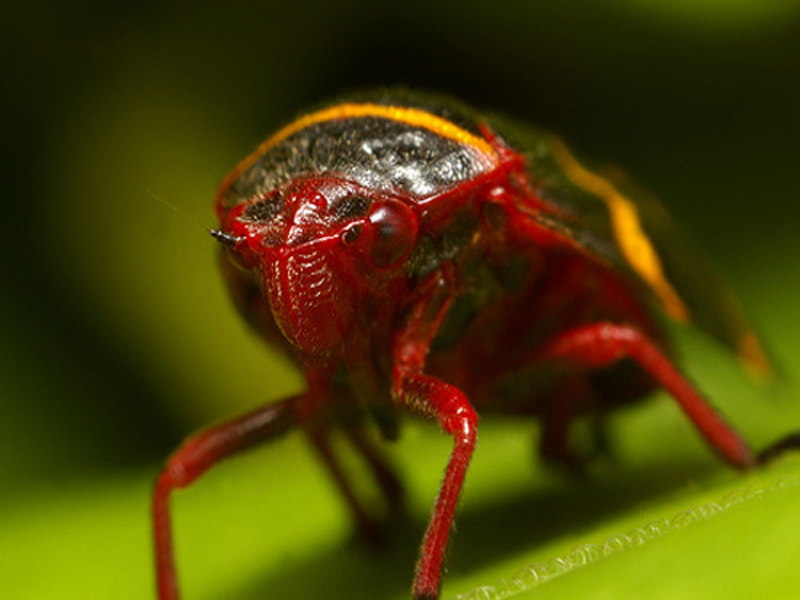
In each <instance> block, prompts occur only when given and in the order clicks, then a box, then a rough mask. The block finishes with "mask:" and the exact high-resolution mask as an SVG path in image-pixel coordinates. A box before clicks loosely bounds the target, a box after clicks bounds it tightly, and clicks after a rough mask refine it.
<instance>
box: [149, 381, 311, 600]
mask: <svg viewBox="0 0 800 600" xmlns="http://www.w3.org/2000/svg"><path fill="white" fill-rule="evenodd" d="M304 396H305V395H300V396H295V397H292V398H288V399H287V400H284V401H282V402H278V403H275V404H271V405H269V406H266V407H263V408H260V409H258V410H255V411H253V412H251V413H248V414H246V415H243V416H241V417H238V418H236V419H233V420H231V421H227V422H225V423H221V424H219V425H216V426H214V427H210V428H209V429H206V430H205V431H201V432H200V433H198V434H196V435H194V436H192V437H190V438H189V439H188V440H186V441H185V442H184V443H183V445H182V446H181V447H180V448H178V450H177V451H176V452H175V453H174V454H173V455H172V456H171V457H170V458H169V460H168V461H167V464H166V466H165V467H164V469H163V470H162V471H161V474H160V475H159V476H158V479H157V480H156V485H155V490H154V492H153V535H154V541H155V555H156V576H157V584H158V597H159V598H160V599H161V600H176V599H177V598H178V597H179V596H180V593H179V590H178V582H177V577H176V573H175V556H174V553H173V548H172V528H171V524H170V521H171V519H170V509H169V500H170V495H171V494H172V491H173V490H175V489H178V488H184V487H187V486H189V485H190V484H191V483H192V482H193V481H194V480H195V479H197V478H198V477H200V475H202V474H203V473H204V472H205V471H206V470H207V469H208V468H209V467H211V466H213V465H215V464H216V463H218V462H220V461H221V460H223V459H224V458H227V457H228V456H230V455H232V454H235V453H237V452H241V451H242V450H246V449H247V448H250V447H252V446H255V445H258V444H260V443H262V442H265V441H267V440H269V439H272V438H274V437H276V436H278V435H280V434H282V433H285V432H286V431H287V430H289V429H290V428H292V427H294V426H296V425H297V424H298V423H299V420H300V418H299V412H298V404H299V403H300V401H301V400H302V399H303V398H304Z"/></svg>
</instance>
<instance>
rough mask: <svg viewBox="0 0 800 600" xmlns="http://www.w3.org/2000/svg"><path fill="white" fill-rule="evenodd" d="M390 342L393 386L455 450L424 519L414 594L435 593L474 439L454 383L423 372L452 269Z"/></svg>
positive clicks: (466, 406)
mask: <svg viewBox="0 0 800 600" xmlns="http://www.w3.org/2000/svg"><path fill="white" fill-rule="evenodd" d="M422 290H423V291H422V292H421V295H420V297H419V299H418V301H417V303H416V305H415V306H414V309H413V310H412V311H411V314H410V315H409V317H408V320H407V322H406V326H405V328H404V329H403V330H402V331H401V332H400V333H399V335H398V336H397V338H396V339H395V341H394V357H395V365H394V374H393V378H394V388H395V394H396V397H397V399H398V400H399V401H400V402H402V403H403V404H405V405H406V406H408V407H409V408H410V409H411V410H413V411H415V412H417V413H420V414H422V415H425V416H428V417H433V418H435V419H436V420H437V421H438V422H439V424H440V425H441V426H442V429H444V430H445V431H446V432H447V433H448V434H450V435H452V436H453V452H452V454H451V455H450V461H449V462H448V463H447V471H446V472H445V476H444V481H443V482H442V487H441V489H440V490H439V495H438V497H437V498H436V502H435V504H434V507H433V513H432V515H431V518H430V521H429V522H428V529H427V531H426V532H425V538H424V539H423V542H422V548H421V549H420V557H419V561H418V562H417V570H416V574H415V577H414V597H415V598H417V599H423V598H437V597H438V595H439V582H440V580H441V573H442V563H443V562H444V553H445V550H446V549H447V540H448V537H449V536H450V529H451V528H452V526H453V517H454V516H455V511H456V505H457V503H458V497H459V495H460V494H461V488H462V486H463V484H464V477H465V476H466V474H467V467H468V466H469V462H470V459H471V458H472V453H473V452H474V450H475V443H476V441H477V438H478V416H477V415H476V414H475V411H474V410H473V408H472V406H471V405H470V403H469V401H468V400H467V398H466V396H465V395H464V394H463V392H461V390H459V389H458V388H457V387H455V386H453V385H450V384H448V383H445V382H444V381H441V380H439V379H436V378H434V377H430V376H428V375H424V374H422V370H423V368H424V366H425V360H426V358H427V355H428V350H429V349H430V344H431V341H432V340H433V338H434V337H435V336H436V332H437V331H438V330H439V326H440V325H441V323H442V321H443V319H444V316H445V314H446V313H447V310H448V308H449V307H450V305H451V304H452V301H453V297H454V294H455V290H454V286H453V285H452V270H451V268H450V267H449V266H446V267H445V268H443V269H442V270H441V271H439V272H437V273H435V274H433V275H432V276H431V278H430V279H429V280H428V282H427V285H423V287H422Z"/></svg>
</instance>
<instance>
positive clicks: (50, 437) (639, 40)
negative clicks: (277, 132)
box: [0, 0, 800, 598]
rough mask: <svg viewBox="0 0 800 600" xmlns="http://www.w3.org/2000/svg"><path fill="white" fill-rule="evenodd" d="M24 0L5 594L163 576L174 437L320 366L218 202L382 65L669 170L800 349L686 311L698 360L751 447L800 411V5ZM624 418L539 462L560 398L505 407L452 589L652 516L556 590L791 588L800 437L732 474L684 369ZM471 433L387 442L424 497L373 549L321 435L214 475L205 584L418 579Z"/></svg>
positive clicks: (1, 440) (204, 512) (0, 474)
mask: <svg viewBox="0 0 800 600" xmlns="http://www.w3.org/2000/svg"><path fill="white" fill-rule="evenodd" d="M2 12H3V14H2V15H1V16H2V19H0V22H2V25H0V27H1V28H2V31H1V33H2V42H1V43H2V44H3V52H2V55H0V68H2V72H1V73H2V76H3V88H2V89H3V93H2V97H1V98H0V102H1V103H2V105H1V106H2V109H3V110H2V115H3V120H4V121H5V123H4V126H3V131H4V133H5V135H4V145H3V160H2V164H3V167H4V177H3V182H4V189H5V191H4V194H3V195H4V203H3V208H4V210H5V219H4V224H5V226H4V228H3V233H2V235H0V244H2V245H3V247H2V288H0V311H2V319H1V320H0V339H2V345H0V582H1V583H0V586H2V587H1V588H0V589H2V595H3V596H4V597H9V598H50V597H52V598H95V597H96V598H111V597H114V598H143V597H148V596H149V595H151V590H152V571H151V556H150V545H149V544H150V542H149V530H148V527H149V525H148V510H149V505H148V504H149V499H148V495H149V487H150V482H151V481H152V479H153V478H154V477H155V474H156V473H157V470H158V466H159V464H160V463H161V461H162V460H163V458H164V457H165V456H166V455H167V454H168V453H169V452H170V450H171V449H173V448H174V447H175V446H176V445H177V444H178V442H179V440H180V439H182V438H183V437H184V436H185V435H187V434H188V433H189V432H190V431H192V430H194V429H196V428H198V427H201V426H203V425H204V424H207V423H208V422H210V421H212V420H215V419H221V418H224V417H225V416H227V415H231V414H234V413H236V412H239V411H241V410H244V409H246V408H248V407H252V406H255V405H258V404H260V403H263V402H265V401H270V400H273V399H277V398H280V397H283V396H285V395H286V394H288V393H291V392H293V391H296V390H298V389H300V388H301V387H302V381H301V380H300V378H299V377H298V375H297V374H296V373H294V372H293V371H292V370H291V369H290V368H289V367H288V364H287V363H286V362H285V361H284V360H283V359H281V358H280V357H278V356H276V355H275V354H274V353H270V352H269V351H268V350H265V349H264V348H263V347H262V345H261V343H260V342H259V341H258V340H256V339H255V338H254V337H253V336H251V335H250V334H249V333H248V332H247V331H246V330H245V328H244V326H243V324H242V323H241V321H240V320H239V318H238V317H237V316H236V315H235V314H234V313H233V311H232V309H231V307H230V306H229V303H228V300H227V297H226V295H225V290H224V289H223V287H222V282H221V279H220V277H219V275H218V273H217V269H216V264H215V261H216V256H215V251H216V248H215V245H214V243H213V241H212V240H211V239H210V238H209V236H208V235H207V233H206V231H204V228H206V227H211V226H213V225H214V221H213V215H212V213H211V208H210V207H211V199H212V197H213V194H214V191H215V187H216V186H217V185H218V183H219V182H220V181H221V179H222V178H223V177H224V175H225V174H226V172H227V171H228V170H229V169H230V168H231V167H232V166H233V165H234V164H236V162H238V160H239V159H241V158H242V157H243V156H245V154H247V153H248V152H249V151H250V150H251V149H252V148H253V147H254V146H255V145H256V144H257V143H258V142H259V141H260V140H261V139H262V138H263V137H264V136H265V135H267V134H268V133H269V132H270V131H271V130H272V129H273V128H274V127H276V126H278V125H279V124H280V123H281V122H283V121H284V120H285V119H287V118H291V117H292V116H294V115H295V114H296V113H297V112H298V111H300V110H301V109H302V107H303V106H305V105H307V104H313V103H316V102H318V101H320V100H321V99H324V98H326V97H329V96H334V95H337V94H340V93H342V92H346V91H348V90H353V89H358V88H362V87H366V86H373V85H394V84H406V85H409V86H413V87H421V88H425V89H429V90H434V91H442V92H446V93H450V94H452V95H455V96H457V97H459V98H461V99H462V100H465V101H467V102H470V103H472V104H474V105H476V106H479V107H484V108H489V109H492V110H497V111H501V112H505V113H508V114H511V115H514V116H516V117H519V118H521V119H524V120H528V121H531V122H533V123H536V124H539V125H541V126H544V127H547V128H550V129H552V130H554V131H557V132H559V133H560V134H561V135H562V136H563V137H564V138H565V139H566V140H567V141H568V143H569V144H570V145H571V146H572V147H573V149H575V150H576V151H577V152H578V153H579V154H580V155H582V156H587V157H591V158H592V160H593V161H594V163H595V164H597V165H600V166H604V165H614V166H620V167H622V168H624V169H625V171H626V172H628V173H629V174H631V175H632V176H633V177H634V179H635V180H636V181H637V182H639V183H641V184H642V185H643V186H645V187H647V188H648V189H650V190H652V191H653V192H654V193H655V194H656V195H657V196H658V197H660V198H661V200H662V201H663V202H664V204H665V205H666V206H667V207H668V208H669V210H670V211H671V212H672V214H673V215H674V216H675V217H676V218H677V220H679V221H681V222H683V223H684V224H685V226H686V229H688V230H689V232H690V233H691V234H692V235H693V237H694V238H695V239H696V240H697V241H698V242H699V243H700V245H702V246H703V247H704V248H705V250H706V251H707V253H708V254H709V255H710V256H711V258H712V259H713V260H714V262H715V263H716V264H717V265H718V267H719V270H720V272H721V273H722V274H723V275H724V276H725V277H726V278H727V279H729V280H730V281H731V284H732V286H733V288H734V289H735V290H736V291H737V293H738V294H739V296H740V297H741V299H742V301H743V303H744V304H745V306H746V307H747V309H748V312H749V313H750V314H751V315H753V318H754V321H755V322H756V323H757V325H758V327H759V329H760V330H761V331H762V332H763V334H764V337H765V339H766V340H767V344H768V346H769V347H770V348H771V349H772V352H773V354H774V355H775V356H776V358H777V360H778V362H779V364H780V365H781V366H782V369H783V375H782V377H781V378H780V380H779V381H778V382H777V383H776V384H774V385H772V386H770V387H768V388H762V387H758V386H756V385H754V384H753V383H752V382H750V381H749V380H748V379H747V378H746V377H745V376H744V375H743V374H742V373H741V372H740V371H739V370H738V368H737V365H736V364H735V362H734V361H733V360H731V358H730V357H729V356H727V355H726V354H725V353H724V352H721V351H718V350H717V349H716V348H714V347H713V346H712V345H711V344H709V343H708V342H707V341H705V340H703V339H700V337H699V336H697V335H696V334H694V333H692V332H686V331H678V332H676V333H677V335H678V338H679V342H680V343H679V346H680V349H681V354H682V356H683V359H684V361H683V362H684V365H685V366H686V369H687V370H688V372H689V373H690V375H691V376H692V377H693V378H694V380H695V381H697V382H698V384H699V385H700V387H701V388H702V389H703V390H704V391H705V392H706V393H707V394H708V395H709V397H711V398H713V399H714V401H715V403H716V404H717V405H718V406H720V407H722V408H723V409H724V411H725V413H726V415H727V416H728V417H729V419H730V420H731V421H732V422H733V423H734V424H736V426H737V427H738V428H739V429H740V430H742V431H743V432H744V434H745V436H746V437H747V438H748V439H749V440H751V441H752V442H753V444H754V445H755V446H757V447H761V446H763V445H765V444H766V443H768V442H769V441H770V440H772V439H774V438H775V437H777V436H778V435H779V434H782V433H784V432H786V431H788V430H791V429H798V428H800V402H798V396H799V395H800V394H799V392H800V389H799V388H798V385H797V383H796V373H797V367H796V364H797V361H796V357H797V356H798V354H800V320H799V319H798V316H800V315H799V313H800V311H799V310H798V307H797V299H798V298H800V275H798V273H800V242H799V241H798V235H797V231H798V229H800V185H798V184H800V176H799V175H798V172H799V171H798V159H800V146H798V141H797V140H798V139H800V116H798V108H800V106H799V105H800V102H798V98H799V97H800V95H798V92H800V90H799V89H798V81H800V77H798V74H800V6H799V5H798V4H797V2H794V1H789V0H786V1H782V0H769V1H764V0H738V1H723V0H694V1H689V0H686V1H680V2H674V1H673V2H668V1H666V0H659V1H657V2H644V1H638V0H601V1H596V2H587V3H574V2H492V3H490V2H471V1H464V0H462V1H458V2H456V1H447V2H438V3H433V4H430V5H429V4H428V3H421V2H419V3H418V2H403V3H396V4H382V3H378V2H356V1H351V2H305V1H292V2H285V3H280V4H274V3H267V2H263V3H258V2H246V3H244V2H232V3H222V2H219V3H217V2H174V1H173V2H147V1H144V2H136V3H134V2H119V3H112V4H108V3H101V2H92V1H79V2H72V3H57V2H46V1H35V0H34V1H31V2H26V3H24V4H16V5H14V6H13V7H5V8H4V9H3V11H2ZM161 200H163V202H162V201H161ZM170 206H174V207H176V208H177V211H176V210H172V208H170ZM611 428H612V433H613V434H614V441H615V457H616V459H615V461H614V464H601V465H598V467H597V469H596V470H595V471H594V472H593V476H592V478H591V480H590V481H589V482H586V483H580V484H579V483H575V482H569V481H565V480H564V479H563V478H559V477H557V476H555V475H553V474H551V473H548V472H546V471H545V470H544V469H543V468H542V467H541V465H540V464H539V462H538V460H537V459H536V458H535V454H534V447H535V438H536V431H537V430H536V427H535V426H534V425H533V424H531V423H524V422H523V423H513V422H507V421H505V422H504V421H494V420H491V419H488V418H487V419H485V422H484V426H483V429H482V432H481V441H480V446H479V448H478V452H477V455H476V459H475V463H474V468H473V470H472V471H471V473H470V476H469V479H468V484H467V489H466V493H465V495H464V498H463V503H462V510H461V512H460V515H459V519H458V531H457V533H456V535H455V543H454V544H453V545H452V547H451V552H450V553H449V562H448V565H449V570H450V573H449V575H448V577H447V579H446V580H445V593H446V594H447V595H452V594H457V593H467V592H469V591H470V590H474V589H475V588H477V587H479V586H493V587H494V588H495V589H498V585H499V583H498V582H499V581H500V580H501V579H506V580H510V579H511V578H512V577H514V576H515V575H516V574H518V573H520V572H522V571H523V570H524V569H525V568H526V566H527V565H531V564H534V563H548V561H551V560H552V559H557V558H558V557H564V556H567V555H569V554H570V552H571V551H572V550H573V549H574V548H576V547H578V546H582V545H585V544H595V545H598V546H599V547H602V546H603V545H604V544H606V543H607V542H609V541H611V545H612V546H614V543H615V540H616V541H619V539H620V538H617V537H615V536H618V535H620V534H630V533H631V532H634V535H633V536H632V537H633V538H634V539H639V538H638V537H637V535H635V532H636V530H638V529H641V528H645V527H646V526H647V525H648V523H652V522H657V523H660V525H659V531H665V532H666V533H665V535H663V536H657V535H651V536H650V537H647V538H642V540H643V542H644V543H642V544H641V545H635V544H631V543H627V544H622V546H623V547H624V548H623V550H622V551H621V552H617V553H613V555H611V556H609V557H606V558H600V559H599V560H596V561H594V562H592V564H591V565H588V566H586V567H583V568H578V569H565V570H566V571H567V572H566V573H565V574H563V575H561V576H560V577H557V578H555V579H552V580H550V581H548V582H547V583H545V584H543V585H539V586H537V587H536V591H535V592H536V597H537V598H542V597H548V594H551V595H552V596H554V597H629V596H643V595H647V596H648V597H651V596H655V597H659V596H660V597H676V596H677V595H680V596H681V597H697V598H701V597H702V598H709V597H720V598H721V597H725V598H731V597H748V596H752V595H755V594H759V595H764V594H767V595H769V596H770V597H788V596H790V595H791V594H792V593H794V592H796V590H797V589H798V587H800V570H799V569H797V561H798V560H800V541H799V540H800V511H798V510H797V507H798V506H800V503H799V502H798V500H800V491H799V490H800V488H799V487H798V486H797V485H796V484H797V482H798V481H800V479H798V478H800V459H798V458H795V457H786V458H785V459H784V460H782V461H780V462H779V463H778V464H776V465H773V466H771V467H770V468H769V469H766V470H764V471H762V472H759V473H756V474H751V475H748V476H740V475H738V474H736V473H733V472H731V471H730V470H728V469H726V468H725V467H724V466H722V465H720V464H718V462H717V461H716V460H715V459H714V457H713V456H711V455H710V454H709V452H708V451H707V450H706V448H705V447H703V445H702V444H701V443H700V442H699V441H698V439H697V436H696V435H695V434H694V432H693V431H692V430H691V427H690V426H689V425H688V423H687V422H686V421H685V419H684V418H683V417H682V415H680V414H679V412H678V410H677V409H676V408H675V406H674V405H673V404H672V402H671V401H670V400H669V399H668V398H667V397H665V396H663V395H659V396H657V397H656V398H655V399H654V400H653V402H651V403H647V404H644V405H642V406H641V407H637V408H635V409H633V410H630V411H627V412H625V413H623V414H620V415H619V417H618V418H616V419H614V421H613V423H612V427H611ZM448 451H449V442H448V440H447V439H446V438H445V437H444V436H442V435H441V434H439V433H438V432H437V430H436V428H435V427H433V426H429V425H426V424H422V423H419V422H409V423H408V426H407V427H406V428H405V429H404V435H403V438H402V440H401V442H400V443H399V444H398V445H396V446H393V447H391V448H389V449H388V452H389V453H390V457H391V460H392V461H393V462H394V463H395V464H396V465H397V467H398V470H399V471H400V472H401V473H402V474H403V476H404V478H405V480H406V481H407V485H408V493H409V505H410V508H411V511H410V512H411V515H410V519H409V522H408V523H407V524H401V525H398V526H397V527H396V531H395V532H394V533H395V535H394V536H393V537H392V538H391V539H390V540H389V542H388V544H387V547H386V549H385V550H384V551H382V552H374V551H371V550H369V549H366V548H365V547H363V546H361V545H359V544H358V543H356V541H355V540H354V538H353V536H352V531H351V527H350V523H349V521H348V520H347V514H346V512H345V510H344V508H343V506H342V503H341V502H340V500H339V498H338V497H337V496H336V494H335V491H334V490H333V489H332V486H331V485H330V483H329V481H328V479H327V478H326V476H325V474H324V473H323V472H322V469H321V467H320V466H319V465H318V464H317V462H316V461H315V459H314V457H313V455H312V454H311V452H310V451H309V450H308V449H307V448H306V447H305V445H304V444H303V440H302V439H301V437H300V436H296V435H295V436H290V437H288V438H286V439H284V440H281V441H280V442H277V443H276V444H274V445H271V446H270V447H268V448H264V449H260V450H258V451H255V452H252V453H250V454H248V455H246V456H244V457H242V458H241V459H239V460H236V461H232V462H231V463H229V464H226V465H224V466H221V467H220V468H218V469H216V470H214V471H212V472H210V473H209V474H208V475H207V476H206V477H205V478H203V479H202V480H201V482H200V483H199V484H198V485H197V486H196V487H195V488H193V489H192V490H191V491H187V492H184V493H180V494H178V495H177V496H176V500H175V503H174V504H175V514H176V517H175V518H176V530H177V545H178V558H179V564H180V568H181V574H182V582H183V584H184V588H185V591H186V596H187V597H189V598H195V597H198V598H207V597H211V598H219V597H243V598H247V597H298V598H320V597H342V598H346V597H347V598H349V597H390V598H402V597H404V596H406V595H407V593H408V589H409V586H410V581H411V574H412V568H413V563H414V560H415V555H416V548H417V546H418V543H419V538H420V536H421V532H422V531H423V529H424V524H425V519H426V515H427V511H428V509H429V506H430V503H431V500H432V498H433V495H434V494H435V491H436V489H437V486H438V480H439V478H440V476H441V473H442V469H443V466H444V463H445V460H446V456H447V453H448ZM351 463H352V464H351ZM348 464H349V465H350V466H351V467H352V468H353V469H354V470H358V464H357V463H353V462H352V460H350V461H349V462H348ZM744 489H749V490H750V492H749V493H743V492H742V490H744ZM363 491H364V492H365V494H366V495H367V496H370V497H371V496H374V495H375V494H374V490H370V489H368V488H367V489H364V490H363ZM756 492H758V493H756ZM731 493H734V496H733V497H734V498H742V499H743V500H742V501H741V502H735V503H733V504H732V505H731V507H730V508H729V509H727V510H725V511H723V512H722V513H720V514H717V515H715V516H712V517H708V518H702V519H697V520H692V519H688V520H687V519H686V517H685V515H684V516H680V513H685V511H691V510H693V509H697V508H698V507H706V512H708V508H707V507H708V506H709V503H716V504H720V505H725V506H727V503H726V502H723V499H724V498H726V497H727V498H729V499H730V498H731V496H730V494H731ZM696 512H697V511H695V513H696ZM693 514H694V513H693ZM676 515H678V516H677V517H676ZM663 519H666V521H663ZM665 523H666V524H665ZM526 582H527V583H526V584H525V586H523V588H524V589H529V588H530V587H531V586H530V578H528V579H526Z"/></svg>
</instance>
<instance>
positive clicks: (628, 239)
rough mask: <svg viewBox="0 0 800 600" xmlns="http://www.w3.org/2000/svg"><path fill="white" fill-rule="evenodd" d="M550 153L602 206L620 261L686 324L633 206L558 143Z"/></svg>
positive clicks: (683, 308) (680, 303) (685, 311)
mask: <svg viewBox="0 0 800 600" xmlns="http://www.w3.org/2000/svg"><path fill="white" fill-rule="evenodd" d="M553 153H554V154H555V157H556V160H557V161H558V162H559V164H560V165H561V167H562V168H563V169H564V172H565V173H566V174H567V177H569V179H570V180H572V182H573V183H575V184H576V185H578V186H580V187H582V188H583V189H585V190H586V191H588V192H590V193H592V194H594V195H595V196H597V197H599V198H600V199H601V200H602V201H603V202H605V203H606V206H608V210H609V213H610V214H611V223H612V228H613V231H614V238H615V239H616V241H617V245H618V246H619V248H620V250H621V251H622V255H623V257H624V258H625V260H626V261H627V262H628V264H629V265H630V266H631V267H632V268H633V270H634V271H636V272H637V273H638V274H639V276H640V277H641V278H642V279H644V281H646V282H647V284H648V285H649V286H650V287H651V288H652V290H653V292H654V293H655V294H656V297H657V298H658V299H659V301H660V302H661V304H662V306H663V307H664V310H666V311H667V313H668V314H669V315H670V316H671V317H673V318H674V319H676V320H677V321H681V322H683V323H686V322H688V321H689V319H690V316H689V310H688V309H687V308H686V305H685V304H684V303H683V300H681V298H680V296H679V295H678V292H676V291H675V288H673V287H672V284H670V282H669V281H667V278H666V276H665V275H664V269H663V268H662V266H661V260H660V258H659V256H658V253H657V252H656V249H655V248H654V247H653V244H652V243H651V242H650V238H649V237H647V234H646V233H645V232H644V229H643V228H642V224H641V221H640V220H639V212H638V211H637V210H636V206H635V205H634V203H633V202H631V200H630V199H628V198H626V197H625V196H623V195H622V194H621V193H619V192H618V191H617V190H616V188H614V186H613V185H611V184H610V183H609V182H608V181H606V180H605V179H603V178H602V177H599V176H598V175H595V174H594V173H592V172H590V171H587V170H586V169H585V168H584V167H583V166H581V165H580V163H578V161H577V160H575V157H574V156H572V154H570V152H569V150H567V148H566V146H564V144H563V143H562V142H561V140H558V139H553Z"/></svg>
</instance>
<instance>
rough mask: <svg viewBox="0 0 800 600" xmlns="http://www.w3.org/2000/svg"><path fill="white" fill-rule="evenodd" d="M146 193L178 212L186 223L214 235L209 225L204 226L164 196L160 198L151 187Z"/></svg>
mask: <svg viewBox="0 0 800 600" xmlns="http://www.w3.org/2000/svg"><path fill="white" fill-rule="evenodd" d="M147 193H148V194H149V195H150V197H151V198H153V199H154V200H158V201H159V202H161V204H163V205H164V206H166V207H167V208H169V209H171V210H173V211H175V213H176V214H178V215H179V216H180V217H181V219H183V220H184V221H186V222H187V223H189V224H191V225H194V226H195V227H197V228H199V229H202V230H203V231H204V232H205V233H209V234H211V235H214V234H213V230H212V229H211V228H210V227H206V226H205V225H203V224H202V223H201V222H200V221H199V220H198V219H195V218H194V217H193V216H191V215H189V214H188V213H187V212H186V211H184V210H182V209H180V208H178V207H177V206H176V205H174V204H173V203H172V202H169V201H167V200H164V198H162V197H161V196H159V195H158V194H156V193H155V192H154V191H153V190H151V189H148V190H147ZM215 237H216V236H215Z"/></svg>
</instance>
